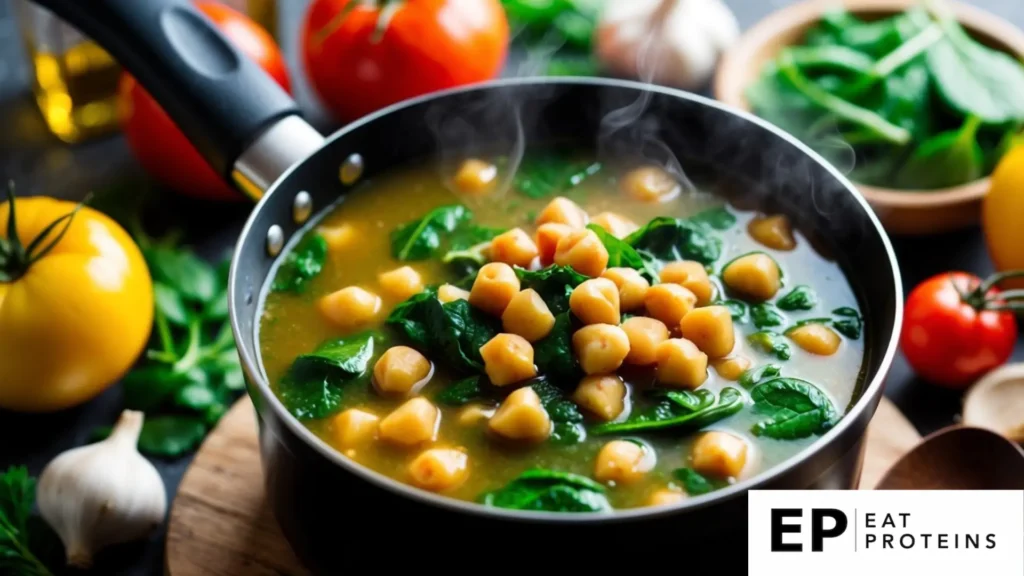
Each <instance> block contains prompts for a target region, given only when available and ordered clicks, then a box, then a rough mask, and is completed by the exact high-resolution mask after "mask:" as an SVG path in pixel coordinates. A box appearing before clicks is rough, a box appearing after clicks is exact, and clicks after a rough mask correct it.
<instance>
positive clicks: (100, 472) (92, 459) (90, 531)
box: [36, 410, 167, 568]
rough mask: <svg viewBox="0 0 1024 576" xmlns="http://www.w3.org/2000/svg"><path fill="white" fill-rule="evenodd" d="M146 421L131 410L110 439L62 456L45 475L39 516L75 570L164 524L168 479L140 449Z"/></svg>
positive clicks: (123, 415) (40, 487) (39, 492)
mask: <svg viewBox="0 0 1024 576" xmlns="http://www.w3.org/2000/svg"><path fill="white" fill-rule="evenodd" d="M143 418H144V417H143V414H142V413H141V412H135V411H132V410H125V411H124V412H122V413H121V417H120V418H119V419H118V421H117V424H116V425H115V426H114V430H113V431H112V432H111V434H110V436H109V437H107V438H106V439H105V440H102V441H100V442H97V443H95V444H89V445H87V446H80V447H78V448H72V449H71V450H68V451H66V452H64V453H62V454H60V455H59V456H57V457H56V458H54V459H53V461H51V462H50V463H49V464H47V466H46V468H45V469H44V470H43V472H42V474H40V476H39V484H38V488H37V494H36V499H37V501H38V503H39V511H40V513H41V514H42V516H43V518H44V519H45V520H46V522H47V523H48V524H49V525H50V526H51V527H52V528H53V529H54V531H56V532H57V535H58V536H60V539H61V541H63V543H64V548H65V553H66V555H67V562H68V564H69V565H71V566H75V567H78V568H87V567H89V566H90V565H91V564H92V558H93V554H95V553H96V552H99V551H100V550H102V549H103V548H105V547H107V546H109V545H112V544H120V543H122V542H129V541H132V540H137V539H141V538H144V537H146V536H148V535H149V533H150V532H151V531H152V530H153V529H154V528H156V527H157V526H159V525H160V524H161V523H162V522H163V520H164V515H165V514H166V512H167V494H166V492H165V490H164V483H163V480H162V479H161V478H160V474H159V473H157V471H156V468H154V467H153V465H152V464H150V462H149V461H148V460H146V459H145V458H144V457H143V456H142V455H141V454H139V452H138V450H137V448H136V445H137V443H138V441H139V433H140V432H141V430H142V422H143Z"/></svg>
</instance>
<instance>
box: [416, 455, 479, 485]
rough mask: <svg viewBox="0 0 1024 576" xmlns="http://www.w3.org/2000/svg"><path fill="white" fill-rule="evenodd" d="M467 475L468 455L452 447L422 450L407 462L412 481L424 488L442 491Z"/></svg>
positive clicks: (461, 480) (460, 482) (460, 481)
mask: <svg viewBox="0 0 1024 576" xmlns="http://www.w3.org/2000/svg"><path fill="white" fill-rule="evenodd" d="M467 476H469V456H468V455H467V454H466V453H465V452H463V451H462V450H456V449H453V448H430V449H427V450H424V451H423V452H421V453H420V455H419V456H417V457H416V458H415V459H414V460H413V461H412V462H410V463H409V477H410V478H412V483H413V484H415V485H416V486H418V487H420V488H423V489H424V490H430V491H431V492H442V491H445V490H451V489H452V488H455V487H457V486H458V485H460V484H462V482H463V481H465V480H466V477H467Z"/></svg>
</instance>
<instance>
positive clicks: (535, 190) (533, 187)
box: [513, 155, 602, 199]
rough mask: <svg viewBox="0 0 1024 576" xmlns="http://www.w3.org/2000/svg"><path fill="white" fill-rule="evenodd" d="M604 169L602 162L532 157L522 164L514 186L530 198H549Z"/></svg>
mask: <svg viewBox="0 0 1024 576" xmlns="http://www.w3.org/2000/svg"><path fill="white" fill-rule="evenodd" d="M601 169H602V166H601V164H600V163H599V162H580V161H572V160H568V159H566V158H563V157H561V156H558V155H540V156H530V157H527V158H524V159H523V161H522V162H521V163H520V164H519V168H518V169H517V170H516V175H515V177H514V178H513V186H514V187H515V189H516V190H517V191H518V192H519V193H520V194H522V195H524V196H527V197H529V198H535V199H536V198H546V197H549V196H556V195H558V194H562V193H564V192H565V191H567V190H569V189H570V188H574V187H576V186H578V185H579V184H580V183H582V182H583V181H584V180H586V179H587V178H589V177H591V176H593V175H595V174H597V173H598V172H600V171H601Z"/></svg>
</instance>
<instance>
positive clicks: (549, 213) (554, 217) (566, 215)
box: [534, 196, 589, 230]
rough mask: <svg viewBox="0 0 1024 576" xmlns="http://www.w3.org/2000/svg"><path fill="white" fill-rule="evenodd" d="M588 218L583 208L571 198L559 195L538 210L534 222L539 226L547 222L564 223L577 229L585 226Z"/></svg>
mask: <svg viewBox="0 0 1024 576" xmlns="http://www.w3.org/2000/svg"><path fill="white" fill-rule="evenodd" d="M588 219H589V217H588V216H587V213H586V211H585V210H583V208H580V207H579V206H578V205H577V204H576V203H575V202H573V201H572V200H569V199H568V198H565V197H563V196H559V197H557V198H555V199H554V200H552V201H551V202H549V203H548V205H547V206H545V207H544V209H543V210H541V211H540V214H538V215H537V219H536V220H535V221H534V224H536V225H537V226H540V225H542V224H547V223H548V222H557V223H558V224H565V225H566V226H568V227H570V228H572V229H574V230H578V229H582V228H585V227H586V226H587V220H588Z"/></svg>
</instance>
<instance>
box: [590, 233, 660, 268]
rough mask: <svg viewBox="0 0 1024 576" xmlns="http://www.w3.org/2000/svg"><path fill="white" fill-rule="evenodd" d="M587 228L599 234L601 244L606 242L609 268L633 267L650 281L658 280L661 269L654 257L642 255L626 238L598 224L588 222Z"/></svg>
mask: <svg viewBox="0 0 1024 576" xmlns="http://www.w3.org/2000/svg"><path fill="white" fill-rule="evenodd" d="M587 228H588V229H590V230H593V231H594V233H595V234H597V237H598V239H600V240H601V244H604V247H605V250H607V251H608V267H609V268H632V269H634V270H638V271H640V273H641V274H643V275H644V276H645V277H646V278H647V281H648V282H656V281H657V279H658V272H659V269H658V267H657V266H656V264H655V262H654V259H653V258H650V257H648V258H644V257H642V256H641V255H640V253H639V252H637V251H636V250H634V249H633V247H632V246H630V245H629V244H627V243H626V242H625V240H620V239H619V238H616V237H615V236H612V235H611V234H610V233H608V231H607V230H605V229H604V228H601V227H600V226H598V225H597V224H588V225H587Z"/></svg>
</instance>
